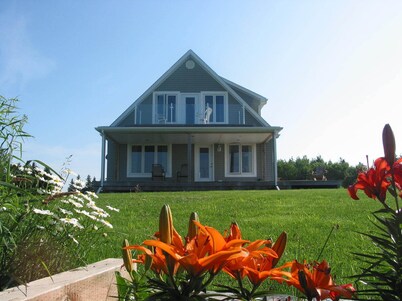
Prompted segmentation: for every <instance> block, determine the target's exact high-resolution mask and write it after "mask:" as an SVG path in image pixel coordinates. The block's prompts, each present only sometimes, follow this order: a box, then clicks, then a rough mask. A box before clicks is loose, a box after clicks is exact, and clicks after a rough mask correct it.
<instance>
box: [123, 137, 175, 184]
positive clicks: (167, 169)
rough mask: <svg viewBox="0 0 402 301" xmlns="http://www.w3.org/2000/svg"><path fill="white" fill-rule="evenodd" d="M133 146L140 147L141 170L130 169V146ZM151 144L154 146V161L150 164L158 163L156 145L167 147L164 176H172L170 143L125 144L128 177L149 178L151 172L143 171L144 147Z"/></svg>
mask: <svg viewBox="0 0 402 301" xmlns="http://www.w3.org/2000/svg"><path fill="white" fill-rule="evenodd" d="M133 146H140V147H141V172H139V173H138V172H133V171H132V169H131V166H132V148H133ZM147 146H153V147H154V151H153V154H154V160H153V161H154V162H153V163H152V164H157V163H158V147H160V146H165V147H167V166H164V168H165V176H166V177H167V178H169V177H171V176H172V145H171V144H152V143H151V144H148V143H147V144H138V143H133V144H127V177H128V178H151V177H152V173H150V172H144V168H145V147H147Z"/></svg>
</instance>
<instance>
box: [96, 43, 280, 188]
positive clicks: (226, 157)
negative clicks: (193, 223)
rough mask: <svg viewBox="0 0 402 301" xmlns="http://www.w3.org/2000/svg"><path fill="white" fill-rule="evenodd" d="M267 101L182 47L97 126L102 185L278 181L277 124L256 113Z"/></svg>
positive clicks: (230, 185)
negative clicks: (158, 73) (115, 115)
mask: <svg viewBox="0 0 402 301" xmlns="http://www.w3.org/2000/svg"><path fill="white" fill-rule="evenodd" d="M266 102H267V99H266V98H265V97H263V96H261V95H259V94H257V93H255V92H252V91H250V90H248V89H246V88H244V87H242V86H240V85H238V84H235V83H233V82H231V81H229V80H227V79H225V78H223V77H220V76H219V75H218V74H216V73H215V71H213V70H212V69H211V68H210V67H209V66H208V65H207V64H206V63H205V62H204V61H203V60H202V59H201V58H200V57H198V56H197V55H196V54H195V53H194V52H193V51H192V50H189V51H187V52H186V53H185V54H184V55H183V56H182V57H181V58H180V59H179V60H178V61H177V62H176V63H175V64H174V65H173V66H172V67H171V68H170V69H169V70H168V71H167V72H166V73H165V74H163V75H162V76H161V77H160V78H159V79H158V80H157V81H156V82H155V83H154V84H153V85H152V86H151V87H150V88H149V89H148V90H146V91H145V92H144V94H142V95H141V96H140V97H139V98H138V99H137V100H136V101H134V103H133V104H132V105H131V106H130V107H129V108H127V109H126V110H125V111H124V112H123V113H122V114H121V115H120V116H119V117H118V118H117V119H116V120H115V121H114V122H113V123H112V124H111V125H110V126H99V127H97V128H96V130H97V131H98V132H99V133H100V134H101V136H102V161H101V180H100V186H101V189H103V190H105V191H107V190H109V191H112V190H131V189H133V187H135V186H136V185H140V186H142V187H148V189H149V190H162V189H163V187H165V188H166V190H167V189H174V190H181V189H185V188H187V189H215V188H219V187H223V188H225V187H227V188H228V189H230V188H235V187H249V188H255V185H257V183H258V185H259V186H264V187H266V188H268V187H274V186H276V181H277V171H276V138H277V137H278V136H279V135H278V133H279V132H280V131H281V129H282V128H281V127H278V126H271V125H269V124H268V123H267V122H266V121H265V120H264V119H263V118H262V117H261V108H262V107H263V106H264V105H265V104H266Z"/></svg>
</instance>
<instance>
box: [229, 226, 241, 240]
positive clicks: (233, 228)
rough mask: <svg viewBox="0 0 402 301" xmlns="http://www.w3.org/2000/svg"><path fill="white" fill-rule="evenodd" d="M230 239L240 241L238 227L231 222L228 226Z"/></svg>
mask: <svg viewBox="0 0 402 301" xmlns="http://www.w3.org/2000/svg"><path fill="white" fill-rule="evenodd" d="M230 237H231V239H241V231H240V227H239V224H238V223H236V222H232V224H231V225H230Z"/></svg>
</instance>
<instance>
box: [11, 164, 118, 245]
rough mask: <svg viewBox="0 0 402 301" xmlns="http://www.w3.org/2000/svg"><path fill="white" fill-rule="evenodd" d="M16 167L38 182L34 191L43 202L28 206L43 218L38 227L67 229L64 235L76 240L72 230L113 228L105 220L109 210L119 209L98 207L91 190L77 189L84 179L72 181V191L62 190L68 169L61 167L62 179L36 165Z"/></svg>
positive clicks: (81, 186)
mask: <svg viewBox="0 0 402 301" xmlns="http://www.w3.org/2000/svg"><path fill="white" fill-rule="evenodd" d="M18 170H19V172H20V173H21V174H26V175H32V176H33V177H35V178H36V179H37V180H38V181H39V182H40V183H41V184H42V185H40V186H41V187H38V189H37V193H38V194H39V195H40V196H41V198H42V199H43V201H42V202H41V203H40V206H37V205H35V206H34V207H33V208H31V209H32V212H33V213H34V214H37V215H40V216H42V218H43V222H44V224H42V225H38V227H37V228H38V229H45V228H46V227H47V226H48V227H49V226H50V228H51V229H57V230H58V231H60V232H61V231H67V232H68V236H69V237H70V238H71V239H72V240H73V241H74V242H76V243H78V240H77V239H76V237H74V235H73V234H72V233H77V231H85V230H91V231H93V230H95V231H97V230H100V229H104V228H110V229H112V228H113V225H112V224H111V223H110V222H109V221H108V220H107V219H108V218H109V217H110V214H109V212H111V211H115V212H119V209H117V208H113V207H111V206H106V209H104V208H101V207H99V206H98V205H97V204H96V201H95V200H96V199H97V198H98V196H97V195H96V194H95V193H94V192H91V191H86V192H81V190H82V189H83V188H84V187H85V182H83V181H81V180H74V181H72V183H73V185H72V187H73V189H72V191H68V192H65V191H63V187H64V185H65V183H66V179H67V178H68V176H69V175H74V173H73V172H72V171H71V170H68V169H65V170H63V172H62V173H63V175H64V176H65V179H63V178H61V177H59V176H58V175H54V174H51V173H49V172H46V171H45V170H43V169H41V168H39V167H36V166H35V167H33V168H32V167H30V166H28V167H24V166H19V167H18ZM38 186H39V185H38ZM102 234H104V233H102Z"/></svg>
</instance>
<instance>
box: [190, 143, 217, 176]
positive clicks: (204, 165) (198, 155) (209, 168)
mask: <svg viewBox="0 0 402 301" xmlns="http://www.w3.org/2000/svg"><path fill="white" fill-rule="evenodd" d="M212 150H213V148H212V146H211V145H197V146H196V147H195V171H194V172H195V175H194V178H195V180H196V181H200V182H201V181H205V182H208V181H213V179H214V174H213V153H212Z"/></svg>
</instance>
